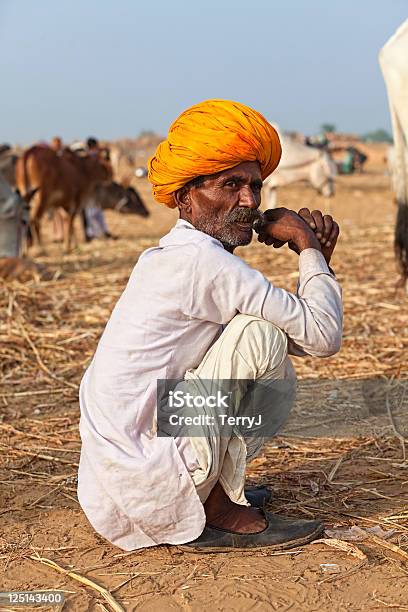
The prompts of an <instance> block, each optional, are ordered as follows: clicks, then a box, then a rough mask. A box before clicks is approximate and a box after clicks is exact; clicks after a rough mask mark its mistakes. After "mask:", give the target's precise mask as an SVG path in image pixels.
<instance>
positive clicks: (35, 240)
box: [27, 191, 47, 255]
mask: <svg viewBox="0 0 408 612" xmlns="http://www.w3.org/2000/svg"><path fill="white" fill-rule="evenodd" d="M46 209H47V200H46V197H45V196H44V195H43V193H42V192H41V191H40V192H37V193H36V194H35V196H34V198H33V200H32V202H31V210H30V224H29V227H30V232H29V234H31V236H30V235H29V237H28V240H27V249H28V248H31V247H32V246H35V245H36V246H37V249H36V254H37V255H45V253H46V251H45V249H44V246H43V242H42V233H41V220H42V217H43V215H44V213H45V211H46Z"/></svg>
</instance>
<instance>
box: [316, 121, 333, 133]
mask: <svg viewBox="0 0 408 612" xmlns="http://www.w3.org/2000/svg"><path fill="white" fill-rule="evenodd" d="M320 129H321V130H322V132H330V133H332V132H335V131H336V126H335V125H334V123H322V125H321V126H320Z"/></svg>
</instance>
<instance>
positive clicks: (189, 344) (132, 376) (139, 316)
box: [78, 220, 342, 550]
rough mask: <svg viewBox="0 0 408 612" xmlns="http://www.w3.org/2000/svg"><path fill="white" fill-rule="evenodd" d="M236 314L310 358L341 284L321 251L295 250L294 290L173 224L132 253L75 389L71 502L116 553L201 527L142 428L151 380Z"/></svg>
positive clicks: (157, 443)
mask: <svg viewBox="0 0 408 612" xmlns="http://www.w3.org/2000/svg"><path fill="white" fill-rule="evenodd" d="M265 248H267V247H265ZM237 313H243V314H248V315H255V316H257V317H261V318H263V319H266V320H267V321H271V322H272V323H274V324H275V325H277V326H278V327H280V328H281V329H282V330H283V331H285V332H286V334H287V335H288V337H289V339H290V340H291V344H292V346H294V345H296V347H301V349H303V351H305V352H306V353H308V354H310V355H315V356H328V355H331V354H333V353H335V352H337V351H338V350H339V347H340V344H341V334H342V302H341V290H340V287H339V285H338V283H337V281H336V280H335V278H334V276H333V275H332V274H331V273H330V271H329V269H328V267H327V264H326V262H325V260H324V257H323V255H322V254H321V253H320V252H319V251H317V250H316V249H306V250H305V251H303V252H302V253H301V254H300V256H299V288H298V295H294V294H292V293H289V292H287V291H285V290H283V289H279V288H277V287H274V286H273V285H272V284H271V283H270V282H269V281H268V280H267V279H266V278H265V277H264V276H263V275H262V274H261V273H260V272H258V271H256V270H254V269H253V268H251V267H250V266H249V265H248V264H247V263H245V262H244V261H243V260H242V259H241V258H239V257H237V256H235V255H232V254H231V253H228V252H227V251H226V250H225V249H224V248H223V246H222V244H221V243H220V242H219V241H218V240H216V239H214V238H212V237H211V236H209V235H207V234H205V233H203V232H200V231H198V230H196V229H195V228H194V227H193V226H192V225H191V224H190V223H188V222H186V221H182V220H179V221H178V222H177V223H176V225H175V227H174V228H173V229H172V230H171V231H170V232H169V233H168V234H167V235H166V236H164V237H163V238H162V239H161V240H160V242H159V245H158V246H157V247H153V248H151V249H148V250H147V251H145V252H144V253H143V254H142V255H141V256H140V258H139V260H138V262H137V264H136V266H135V268H134V270H133V272H132V274H131V276H130V279H129V282H128V284H127V287H126V289H125V290H124V292H123V294H122V296H121V297H120V299H119V301H118V303H117V304H116V306H115V308H114V310H113V312H112V315H111V317H110V319H109V321H108V324H107V326H106V328H105V331H104V333H103V335H102V337H101V339H100V342H99V344H98V347H97V350H96V353H95V355H94V358H93V360H92V362H91V364H90V366H89V368H88V369H87V371H86V373H85V375H84V377H83V380H82V383H81V388H80V407H81V421H80V433H81V438H82V450H81V458H80V466H79V475H78V498H79V501H80V504H81V506H82V508H83V510H84V512H85V514H86V515H87V517H88V519H89V521H90V522H91V524H92V525H93V527H94V528H95V530H96V531H97V532H98V533H100V534H101V535H102V536H104V537H105V538H106V539H108V540H109V541H111V542H112V543H114V544H115V545H117V546H119V547H120V548H123V549H124V550H133V549H137V548H141V547H146V546H153V545H156V544H161V543H169V544H181V543H184V542H188V541H191V540H194V539H195V538H196V537H198V536H199V535H200V533H201V532H202V530H203V528H204V524H205V515H204V509H203V506H202V504H201V502H200V499H199V497H198V495H197V493H196V490H195V487H194V484H193V481H192V478H191V476H190V475H189V473H188V471H187V469H186V466H185V464H184V462H183V461H182V459H181V457H180V454H179V452H178V449H177V445H176V443H175V440H174V439H172V438H157V437H155V435H154V433H153V431H152V428H153V422H154V417H155V410H156V384H157V379H165V378H168V379H169V378H170V379H177V378H182V377H183V375H184V373H185V372H186V370H187V369H190V368H196V367H197V366H198V364H199V363H200V362H201V360H202V358H203V356H204V354H205V353H206V351H207V350H208V348H209V347H210V346H211V345H212V344H213V342H214V341H215V340H216V338H217V337H218V336H219V334H220V333H221V331H222V325H223V324H226V323H228V322H229V321H230V320H231V319H232V318H233V317H234V316H235V315H236V314H237ZM296 351H298V352H302V351H299V350H298V348H296V349H295V351H293V352H296Z"/></svg>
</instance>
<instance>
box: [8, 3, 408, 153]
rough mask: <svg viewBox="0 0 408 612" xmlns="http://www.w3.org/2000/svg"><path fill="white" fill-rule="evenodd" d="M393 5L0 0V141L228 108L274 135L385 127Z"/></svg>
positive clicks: (113, 129) (405, 13)
mask: <svg viewBox="0 0 408 612" xmlns="http://www.w3.org/2000/svg"><path fill="white" fill-rule="evenodd" d="M406 17H408V2H407V0H332V1H330V2H328V1H327V0H284V1H283V2H282V0H280V1H279V2H278V1H276V0H269V1H268V0H245V1H244V0H153V1H151V0H143V1H142V0H0V88H1V96H0V111H1V115H0V117H1V121H0V142H5V141H9V142H12V143H15V142H19V143H30V142H32V141H34V140H36V139H48V138H50V137H52V136H53V135H55V134H59V135H61V136H63V137H64V139H67V140H71V139H73V138H77V137H78V138H82V137H86V136H87V135H89V134H94V135H96V136H97V137H99V138H109V139H110V138H119V137H124V136H129V137H133V136H136V135H138V133H139V132H140V131H141V130H143V129H152V130H155V131H157V132H159V133H163V134H165V133H166V131H167V128H168V126H169V124H170V123H171V121H172V120H173V119H175V118H176V116H177V115H178V114H179V113H180V112H181V111H182V110H184V108H186V107H187V106H189V105H191V104H192V103H195V102H199V101H201V100H203V99H206V98H214V97H217V98H229V99H235V100H238V101H240V102H244V103H246V104H249V105H251V106H253V107H255V108H256V109H257V110H259V111H260V112H262V113H263V114H265V115H266V116H267V117H268V118H269V119H271V120H273V121H275V122H277V123H278V124H280V125H281V126H282V128H285V129H298V130H301V131H303V132H306V133H315V132H316V131H318V129H319V126H320V124H321V123H323V122H333V123H335V124H336V125H337V127H338V129H340V130H343V131H356V132H359V133H363V132H366V131H369V130H372V129H376V128H379V127H384V128H386V129H389V128H390V120H389V114H388V106H387V98H386V93H385V88H384V84H383V81H382V76H381V73H380V70H379V66H378V59H377V56H378V51H379V49H380V48H381V46H382V45H383V44H384V43H385V41H386V40H387V39H388V38H389V36H390V35H391V34H392V33H393V32H394V31H395V29H396V28H397V26H398V25H399V24H400V23H401V22H402V21H403V20H404V19H405V18H406Z"/></svg>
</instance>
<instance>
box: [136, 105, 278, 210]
mask: <svg viewBox="0 0 408 612" xmlns="http://www.w3.org/2000/svg"><path fill="white" fill-rule="evenodd" d="M281 152H282V151H281V145H280V141H279V136H278V134H277V132H276V130H275V129H274V128H273V127H272V125H271V124H270V123H269V122H268V121H267V120H266V119H265V117H263V116H262V115H261V114H260V113H258V112H257V111H255V110H253V109H252V108H249V107H248V106H244V104H239V102H231V101H229V100H206V101H205V102H200V104H196V105H195V106H192V107H191V108H189V109H187V110H186V111H184V113H182V114H181V115H180V117H178V119H176V120H175V121H174V123H173V124H172V125H171V126H170V129H169V133H168V137H167V140H164V141H163V142H161V143H160V144H159V146H158V147H157V150H156V153H155V155H153V157H151V158H150V159H149V164H148V166H149V174H148V177H149V181H150V182H151V184H152V185H153V195H154V197H155V199H156V200H157V201H158V202H161V203H162V204H166V206H169V207H170V208H175V206H176V204H175V203H174V200H173V196H172V194H173V193H174V192H175V191H177V189H180V187H182V186H183V185H185V184H186V183H188V182H189V181H191V180H192V179H193V178H196V177H197V176H201V175H206V174H214V173H216V172H221V171H222V170H226V169H227V168H232V167H233V166H236V165H238V164H240V163H242V162H244V161H258V162H259V164H260V166H261V175H262V179H265V178H266V177H267V176H269V174H270V173H271V172H273V171H274V170H275V168H276V166H277V165H278V163H279V160H280V157H281Z"/></svg>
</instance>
